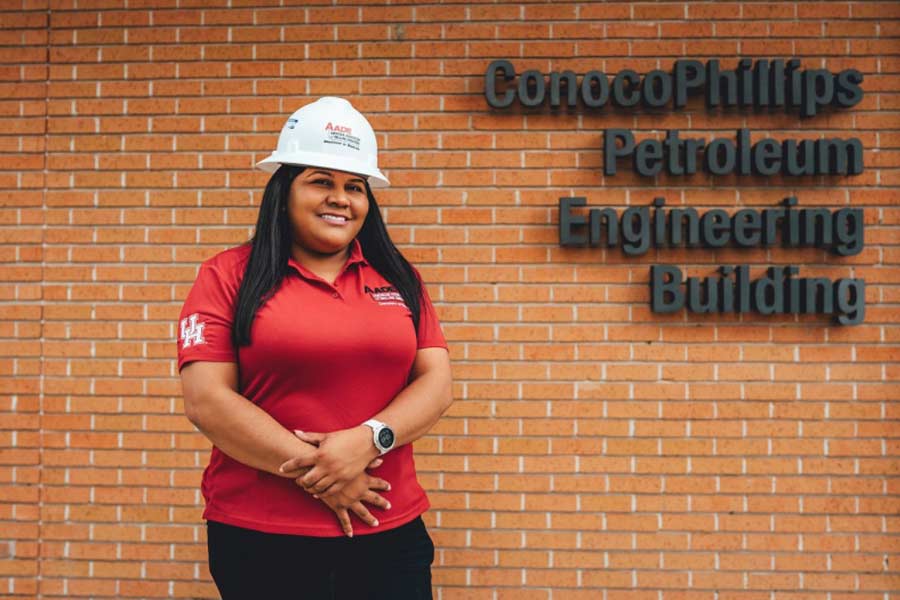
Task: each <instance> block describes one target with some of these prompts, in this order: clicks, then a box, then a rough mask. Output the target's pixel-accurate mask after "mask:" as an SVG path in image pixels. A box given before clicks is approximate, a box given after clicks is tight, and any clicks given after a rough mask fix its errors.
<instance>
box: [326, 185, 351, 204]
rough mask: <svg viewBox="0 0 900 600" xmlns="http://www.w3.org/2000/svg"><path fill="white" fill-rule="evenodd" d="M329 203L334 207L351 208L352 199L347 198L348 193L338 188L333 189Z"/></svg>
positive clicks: (328, 199) (329, 196) (329, 195)
mask: <svg viewBox="0 0 900 600" xmlns="http://www.w3.org/2000/svg"><path fill="white" fill-rule="evenodd" d="M327 202H328V204H331V205H333V206H350V199H349V198H347V192H346V191H345V190H344V189H342V188H338V187H335V188H334V189H332V190H331V192H330V193H329V194H328V198H327Z"/></svg>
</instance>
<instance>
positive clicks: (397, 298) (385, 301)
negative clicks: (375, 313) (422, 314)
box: [365, 285, 406, 308]
mask: <svg viewBox="0 0 900 600" xmlns="http://www.w3.org/2000/svg"><path fill="white" fill-rule="evenodd" d="M365 292H366V293H367V294H368V295H369V297H370V298H371V299H372V300H374V301H375V302H377V303H378V304H379V305H380V306H403V307H404V308H405V307H406V303H405V302H404V301H403V296H401V295H400V292H398V291H397V288H395V287H394V286H392V285H385V286H382V287H376V288H371V287H369V286H365Z"/></svg>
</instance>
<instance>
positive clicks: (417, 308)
mask: <svg viewBox="0 0 900 600" xmlns="http://www.w3.org/2000/svg"><path fill="white" fill-rule="evenodd" d="M303 169H304V167H299V166H295V165H281V166H280V167H279V168H278V170H277V171H275V173H273V174H272V177H271V178H269V182H268V183H267V184H266V189H265V191H264V192H263V198H262V203H260V206H259V216H258V217H257V219H256V231H255V232H254V233H253V237H252V238H250V241H248V242H247V243H248V244H250V245H251V246H252V248H251V250H250V259H249V260H248V261H247V266H246V268H245V269H244V278H243V280H241V287H240V289H239V290H238V295H237V304H236V306H235V310H234V325H233V327H232V330H231V337H232V340H233V342H234V345H235V347H240V346H249V345H250V328H251V327H252V326H253V319H254V318H255V317H256V312H257V311H258V310H259V308H260V307H261V306H262V305H263V304H265V303H266V301H267V300H268V299H269V298H271V297H272V295H274V294H275V292H276V291H278V287H279V286H280V285H281V281H282V279H284V278H285V276H287V274H288V258H289V257H290V255H291V242H292V240H293V234H292V230H291V222H290V218H289V217H288V213H287V206H288V197H289V195H290V192H291V183H292V182H293V181H294V178H295V177H297V175H299V174H300V173H302V172H303ZM366 196H367V197H368V198H369V212H368V214H367V215H366V219H365V221H363V225H362V229H360V231H359V234H357V236H356V239H358V240H359V243H360V246H361V247H362V251H363V255H364V256H365V257H366V260H367V261H368V262H369V264H370V265H372V267H374V268H375V270H376V271H378V272H379V273H380V274H381V275H382V277H384V278H385V279H387V280H388V281H389V282H390V283H391V284H393V286H394V287H395V288H397V291H398V292H399V294H400V295H401V296H402V297H403V301H404V302H406V306H407V307H409V310H410V312H412V318H413V326H414V327H415V329H416V331H418V330H419V315H420V313H421V304H420V302H419V298H420V297H421V294H422V283H421V282H420V281H419V278H418V277H417V276H416V273H415V271H413V268H412V265H410V264H409V261H407V260H406V258H404V256H403V254H401V253H400V250H398V249H397V247H396V246H395V245H394V242H392V241H391V236H390V235H388V231H387V228H386V227H385V226H384V220H382V218H381V211H380V210H379V209H378V203H377V202H376V201H375V195H374V194H372V189H371V188H370V187H369V184H368V183H366Z"/></svg>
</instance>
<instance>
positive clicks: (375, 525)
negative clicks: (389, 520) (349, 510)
mask: <svg viewBox="0 0 900 600" xmlns="http://www.w3.org/2000/svg"><path fill="white" fill-rule="evenodd" d="M372 527H378V519H375V522H374V523H372Z"/></svg>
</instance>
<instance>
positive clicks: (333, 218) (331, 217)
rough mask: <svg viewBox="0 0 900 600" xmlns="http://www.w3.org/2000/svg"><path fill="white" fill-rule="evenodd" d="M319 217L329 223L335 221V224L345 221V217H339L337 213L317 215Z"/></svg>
mask: <svg viewBox="0 0 900 600" xmlns="http://www.w3.org/2000/svg"><path fill="white" fill-rule="evenodd" d="M319 217H321V218H322V219H325V220H326V221H328V222H329V223H336V224H341V225H342V224H344V223H346V222H347V217H341V216H339V215H319Z"/></svg>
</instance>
